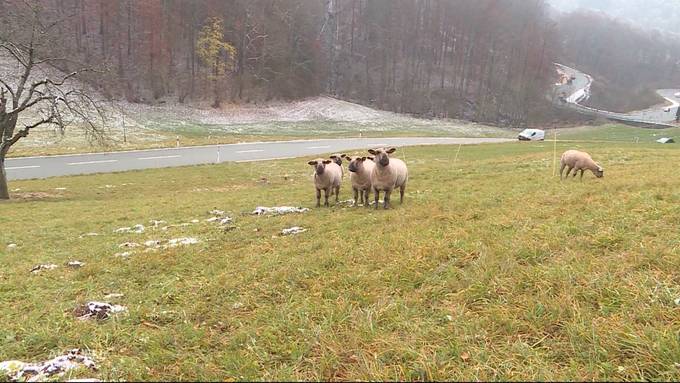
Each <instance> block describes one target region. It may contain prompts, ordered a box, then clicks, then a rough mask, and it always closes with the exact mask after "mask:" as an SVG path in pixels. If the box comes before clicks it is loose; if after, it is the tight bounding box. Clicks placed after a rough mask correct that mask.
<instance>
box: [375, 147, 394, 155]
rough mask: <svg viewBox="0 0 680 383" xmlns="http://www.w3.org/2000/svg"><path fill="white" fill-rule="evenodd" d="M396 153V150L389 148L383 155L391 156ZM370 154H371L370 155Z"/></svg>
mask: <svg viewBox="0 0 680 383" xmlns="http://www.w3.org/2000/svg"><path fill="white" fill-rule="evenodd" d="M396 151H397V148H389V149H387V150H385V153H388V154H392V153H394V152H396ZM371 154H373V153H371Z"/></svg>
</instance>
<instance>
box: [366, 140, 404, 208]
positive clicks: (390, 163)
mask: <svg viewBox="0 0 680 383" xmlns="http://www.w3.org/2000/svg"><path fill="white" fill-rule="evenodd" d="M396 150H397V149H396V148H389V149H384V148H379V149H369V151H368V152H369V153H371V154H372V155H373V156H374V162H375V167H374V168H373V171H372V172H371V187H372V188H373V192H374V193H375V208H376V209H377V208H378V200H379V196H380V191H381V190H382V191H384V192H385V196H384V200H385V202H384V206H383V207H384V208H385V209H388V208H389V207H390V195H391V194H392V190H393V189H394V188H397V187H398V188H399V194H400V197H401V198H400V202H401V203H404V190H405V189H406V182H407V181H408V169H407V168H406V164H405V163H404V161H402V160H400V159H397V158H390V157H389V154H392V153H394V152H395V151H396Z"/></svg>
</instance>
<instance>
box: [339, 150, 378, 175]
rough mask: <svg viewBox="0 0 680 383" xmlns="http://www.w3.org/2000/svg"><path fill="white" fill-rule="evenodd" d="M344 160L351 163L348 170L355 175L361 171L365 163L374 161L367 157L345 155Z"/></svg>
mask: <svg viewBox="0 0 680 383" xmlns="http://www.w3.org/2000/svg"><path fill="white" fill-rule="evenodd" d="M342 158H344V159H346V160H347V161H349V166H348V167H347V169H348V170H349V171H350V172H353V173H356V172H357V171H358V170H359V168H360V167H361V166H362V164H363V163H364V161H366V160H373V157H366V156H362V157H360V156H348V155H347V154H343V155H342Z"/></svg>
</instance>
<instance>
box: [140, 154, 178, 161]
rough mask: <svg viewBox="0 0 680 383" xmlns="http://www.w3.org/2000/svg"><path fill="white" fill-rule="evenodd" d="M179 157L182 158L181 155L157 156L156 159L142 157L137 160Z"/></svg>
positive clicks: (154, 158)
mask: <svg viewBox="0 0 680 383" xmlns="http://www.w3.org/2000/svg"><path fill="white" fill-rule="evenodd" d="M177 157H182V156H180V155H175V156H156V157H140V158H137V159H138V160H142V161H143V160H160V159H163V158H177Z"/></svg>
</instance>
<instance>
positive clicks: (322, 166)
mask: <svg viewBox="0 0 680 383" xmlns="http://www.w3.org/2000/svg"><path fill="white" fill-rule="evenodd" d="M331 162H333V161H332V160H324V159H323V158H317V159H315V160H312V161H309V162H307V164H309V165H311V166H313V167H314V169H315V170H316V174H318V175H322V174H323V172H324V171H325V170H326V165H328V164H330V163H331Z"/></svg>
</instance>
